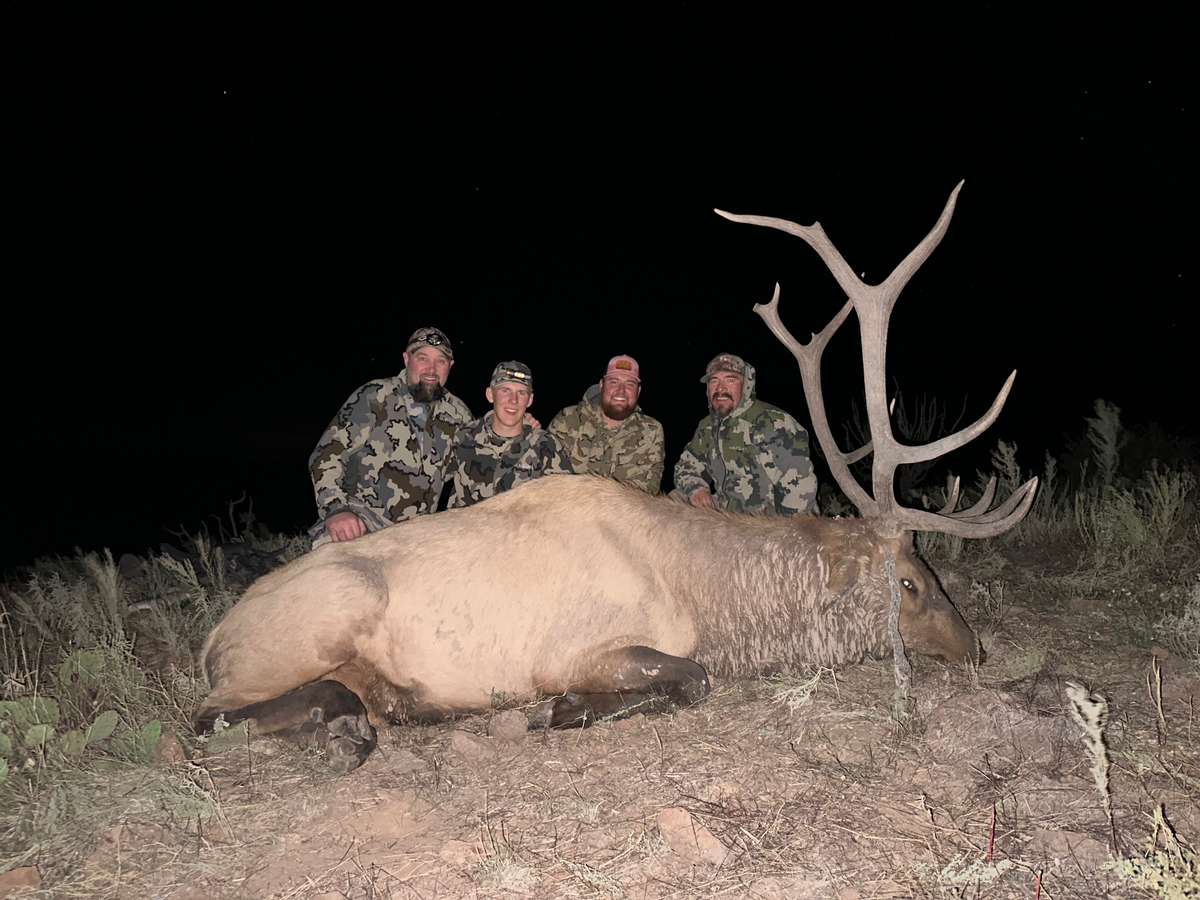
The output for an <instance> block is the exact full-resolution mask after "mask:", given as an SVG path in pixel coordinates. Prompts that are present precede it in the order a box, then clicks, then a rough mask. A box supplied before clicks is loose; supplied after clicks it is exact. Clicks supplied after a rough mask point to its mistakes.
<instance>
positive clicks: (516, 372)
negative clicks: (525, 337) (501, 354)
mask: <svg viewBox="0 0 1200 900" xmlns="http://www.w3.org/2000/svg"><path fill="white" fill-rule="evenodd" d="M505 381H511V382H512V383H513V384H523V385H525V387H527V388H529V392H530V393H531V394H532V393H533V370H532V369H530V368H529V366H527V365H525V363H523V362H517V361H516V360H515V359H510V360H508V361H507V362H502V363H500V364H499V365H497V366H496V368H494V369H492V381H491V384H489V385H488V386H489V387H495V386H496V385H498V384H500V383H502V382H505Z"/></svg>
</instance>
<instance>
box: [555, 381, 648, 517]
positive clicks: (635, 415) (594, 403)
mask: <svg viewBox="0 0 1200 900" xmlns="http://www.w3.org/2000/svg"><path fill="white" fill-rule="evenodd" d="M549 431H550V433H551V434H553V435H554V436H555V437H556V438H558V440H559V442H560V443H561V444H562V445H563V446H564V447H565V448H566V450H567V454H568V455H569V456H570V457H571V465H572V466H573V467H574V469H575V473H576V474H578V475H583V474H587V473H589V472H590V473H593V474H596V475H603V476H604V477H606V478H612V479H613V480H615V481H621V482H625V483H626V484H631V485H633V486H634V487H636V488H640V489H641V490H643V491H645V492H646V493H647V494H657V493H660V492H661V491H662V473H663V465H664V464H665V460H666V453H667V450H666V441H665V439H664V437H663V427H662V425H661V424H660V423H659V421H658V420H657V419H652V418H650V416H648V415H646V414H645V413H644V412H642V408H641V407H640V406H639V407H637V408H635V409H634V411H633V412H632V413H631V414H630V415H629V418H627V419H625V421H623V422H621V423H620V424H619V425H618V426H617V427H616V428H609V427H608V426H607V425H606V424H605V422H604V415H603V413H601V411H600V385H598V384H593V385H592V386H591V387H590V388H588V389H587V391H586V392H584V395H583V400H582V402H580V403H578V404H576V405H575V406H568V407H567V408H566V409H564V410H563V411H562V412H560V413H559V414H558V415H557V416H555V417H554V420H553V421H552V422H551V423H550V428H549Z"/></svg>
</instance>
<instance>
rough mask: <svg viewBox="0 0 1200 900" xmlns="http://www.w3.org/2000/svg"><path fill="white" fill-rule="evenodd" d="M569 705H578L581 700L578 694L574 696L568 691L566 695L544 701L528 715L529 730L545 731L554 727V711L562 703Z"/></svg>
mask: <svg viewBox="0 0 1200 900" xmlns="http://www.w3.org/2000/svg"><path fill="white" fill-rule="evenodd" d="M563 702H566V703H569V704H572V705H578V704H579V703H580V702H581V700H580V698H579V695H578V694H572V693H571V692H570V691H568V692H567V693H565V694H560V695H559V696H557V697H551V698H550V699H548V700H543V701H541V702H540V703H538V704H537V705H536V706H534V707H533V708H532V709H531V710H529V713H528V719H529V730H530V731H544V730H545V729H547V728H553V727H554V711H555V710H556V709H557V708H558V705H559V704H560V703H563Z"/></svg>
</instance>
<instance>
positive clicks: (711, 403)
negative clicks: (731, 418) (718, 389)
mask: <svg viewBox="0 0 1200 900" xmlns="http://www.w3.org/2000/svg"><path fill="white" fill-rule="evenodd" d="M718 400H725V401H728V402H729V403H730V407H729V409H727V410H725V411H724V412H722V411H721V410H719V409H717V405H716V404H717V401H718ZM732 404H733V397H731V396H729V395H728V394H716V395H714V396H713V398H712V399H711V400H709V401H708V408H709V410H710V411H711V412H712V414H713V415H715V416H716V417H717V418H719V419H724V418H725V417H726V416H728V415H729V414H730V413H731V412H733V405H732Z"/></svg>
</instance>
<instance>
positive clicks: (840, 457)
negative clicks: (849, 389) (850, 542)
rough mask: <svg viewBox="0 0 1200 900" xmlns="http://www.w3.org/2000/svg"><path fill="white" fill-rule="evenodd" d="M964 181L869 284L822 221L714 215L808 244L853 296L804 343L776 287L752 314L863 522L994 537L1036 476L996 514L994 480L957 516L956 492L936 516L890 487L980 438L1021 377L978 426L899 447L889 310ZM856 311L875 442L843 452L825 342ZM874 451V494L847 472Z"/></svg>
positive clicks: (1018, 515) (1014, 516) (1028, 499)
mask: <svg viewBox="0 0 1200 900" xmlns="http://www.w3.org/2000/svg"><path fill="white" fill-rule="evenodd" d="M962 186H963V182H961V181H960V182H959V183H958V185H957V186H956V187H955V188H954V190H953V191H952V192H951V193H950V199H949V200H948V201H946V207H945V209H943V210H942V214H941V216H939V217H938V220H937V224H935V225H934V226H933V230H932V231H930V232H929V234H927V235H926V236H925V238H924V240H922V241H921V242H920V243H919V244H917V246H916V247H914V248H913V249H912V251H911V252H910V253H909V254H908V256H906V257H905V258H904V259H903V260H901V262H900V264H899V265H898V266H896V268H895V269H894V270H893V271H892V273H891V274H890V275H889V276H888V277H887V278H886V279H884V280H883V281H882V282H881V283H879V284H876V285H870V284H866V283H865V282H864V281H862V279H860V278H859V277H858V276H857V275H855V274H854V270H853V269H852V268H850V266H849V264H848V263H847V262H846V260H845V259H844V258H843V257H842V255H841V253H839V252H838V250H837V248H836V247H834V246H833V242H832V241H830V240H829V237H828V236H827V235H826V234H825V230H824V229H823V228H821V225H820V223H819V222H814V223H813V224H812V225H798V224H796V223H795V222H789V221H787V220H786V219H775V218H770V217H768V216H741V215H734V214H732V213H727V212H724V211H722V210H719V209H718V210H714V212H716V213H717V215H719V216H723V217H725V218H726V219H729V220H730V221H732V222H745V223H747V224H750V225H762V226H764V227H767V228H776V229H779V230H780V231H786V232H787V233H788V234H794V235H795V236H796V237H799V238H801V239H803V240H804V241H805V242H806V243H807V244H808V245H809V246H810V247H812V248H813V250H815V251H816V252H817V255H818V256H820V257H821V259H822V260H823V261H824V263H825V265H826V266H827V267H828V269H829V271H830V272H831V273H832V274H833V277H834V279H836V280H837V283H838V284H839V285H840V286H841V288H842V290H843V291H845V293H846V296H847V297H848V298H849V300H848V302H847V303H846V305H845V306H843V307H842V308H841V309H840V310H839V311H838V313H837V315H835V316H834V317H833V319H832V320H831V321H830V323H829V324H828V325H826V326H825V328H824V329H822V330H821V332H820V333H819V334H814V335H813V336H812V340H811V341H809V342H808V343H807V344H801V343H800V342H799V341H797V340H796V339H795V338H794V337H793V336H792V334H791V332H789V331H788V330H787V328H786V327H785V326H784V324H783V323H782V322H781V321H780V318H779V285H778V284H776V285H775V293H774V296H772V298H771V302H770V303H767V304H765V305H764V304H761V303H759V304H755V306H754V311H755V312H756V313H758V314H759V315H760V316H762V318H763V321H764V322H766V323H767V327H768V328H770V329H771V333H772V334H774V335H775V337H776V338H778V339H779V341H780V342H781V343H782V344H783V345H784V346H785V347H787V348H788V349H789V350H790V351H791V352H792V355H793V356H794V357H796V362H797V363H799V365H800V376H801V380H802V381H803V384H804V397H805V400H806V401H807V402H808V409H809V413H810V415H811V416H812V421H813V430H814V431H815V432H816V435H817V440H818V441H820V444H821V447H822V449H823V450H824V451H825V456H826V457H827V459H828V461H829V469H830V471H831V472H832V473H833V477H834V479H835V480H836V481H837V483H838V485H839V486H840V487H841V488H842V490H843V491H844V492H845V494H846V496H847V497H849V498H850V500H851V502H853V503H854V505H855V506H856V507H858V511H859V513H861V514H862V515H863V517H868V516H870V517H878V518H882V519H886V520H888V521H890V522H893V523H895V524H896V525H897V526H899V527H901V528H907V529H911V530H916V531H941V532H945V533H947V534H955V535H959V536H960V537H967V538H977V537H992V536H993V535H997V534H1001V533H1003V532H1005V531H1007V530H1008V529H1010V528H1012V527H1013V526H1014V525H1016V524H1017V523H1018V522H1020V521H1021V520H1022V519H1023V518H1025V514H1026V513H1028V512H1029V508H1030V506H1031V505H1032V504H1033V497H1034V491H1035V490H1036V488H1037V479H1036V478H1031V479H1030V480H1029V481H1027V482H1025V483H1024V484H1023V485H1021V486H1020V487H1018V488H1017V489H1016V490H1015V491H1013V493H1012V496H1010V497H1009V498H1008V499H1007V500H1006V501H1005V502H1004V503H1002V504H1000V505H999V506H997V507H996V508H995V509H992V510H988V509H987V507H988V506H989V505H990V504H991V502H992V498H993V496H994V495H995V479H994V478H993V479H992V481H991V482H990V483H989V485H988V488H987V490H985V491H984V496H983V497H982V498H981V499H980V501H979V502H977V503H976V504H975V505H974V506H972V507H970V508H969V509H965V510H960V511H958V512H954V511H953V507H954V506H955V505H956V503H957V499H958V492H957V490H953V491H952V492H951V499H950V501H949V502H948V503H947V504H946V506H944V507H943V508H942V509H941V510H940V511H938V512H929V511H926V510H917V509H909V508H907V507H903V506H900V505H899V504H898V503H897V501H896V497H895V493H894V488H893V483H894V480H895V474H896V467H897V466H899V465H903V464H905V463H915V462H924V461H926V460H930V459H934V458H936V457H939V456H942V455H944V454H946V453H949V452H950V451H951V450H955V449H957V448H959V447H961V446H963V445H964V444H966V443H967V442H968V441H970V440H971V439H972V438H974V437H977V436H978V435H979V434H981V433H982V432H983V431H984V430H985V429H986V428H987V427H988V426H989V425H991V424H992V422H994V421H995V420H996V417H997V416H998V415H999V414H1000V410H1001V409H1002V408H1003V407H1004V401H1005V400H1006V399H1007V398H1008V392H1009V391H1010V390H1012V386H1013V379H1015V378H1016V377H1017V373H1016V370H1014V371H1013V373H1012V374H1011V375H1009V376H1008V380H1007V381H1005V382H1004V386H1003V387H1002V388H1001V389H1000V393H999V394H998V395H997V397H996V399H995V401H994V402H993V403H992V405H991V408H990V409H988V411H987V412H986V413H985V414H984V415H983V416H981V417H980V418H979V419H978V420H977V421H976V422H974V423H973V424H971V425H968V426H967V427H966V428H963V429H961V430H960V431H957V432H955V433H954V434H950V435H947V436H946V437H944V438H941V439H940V440H936V441H932V442H930V443H928V444H920V445H916V446H908V445H905V444H901V443H900V442H899V441H897V440H896V438H895V436H894V435H893V434H892V427H891V422H890V419H889V416H888V405H887V390H886V373H885V364H886V358H887V331H888V322H889V320H890V319H891V315H892V308H893V307H894V306H895V305H896V300H897V299H898V298H899V296H900V292H901V291H902V290H904V287H905V285H907V284H908V282H909V281H910V280H911V279H912V277H913V275H915V274H916V272H917V270H918V269H919V268H920V267H921V265H922V264H923V263H924V262H925V260H926V259H928V258H929V255H930V254H931V253H933V250H934V248H935V247H937V245H938V244H939V243H941V240H942V238H943V237H944V236H945V234H946V229H947V228H948V227H949V226H950V218H951V216H952V215H953V214H954V205H955V202H956V201H957V199H958V192H959V190H961V189H962ZM851 309H853V310H854V312H855V313H857V315H858V327H859V333H860V336H861V340H862V356H863V384H864V387H865V390H866V398H867V422H868V426H869V428H870V431H871V442H870V444H868V445H867V446H865V447H862V448H860V449H859V450H856V451H854V452H853V453H843V452H842V451H841V450H840V449H839V448H838V446H837V442H836V441H835V440H834V438H833V432H832V431H830V428H829V420H828V418H827V416H826V412H825V402H824V399H823V397H822V392H821V355H822V354H823V353H824V352H825V345H826V344H828V343H829V339H830V338H831V337H833V334H834V332H836V331H837V330H838V328H840V327H841V325H842V323H843V322H845V321H846V319H847V317H848V316H849V315H850V311H851ZM872 450H873V451H874V457H873V459H872V461H871V494H867V492H866V491H865V490H863V488H862V486H861V485H860V484H859V483H858V482H857V481H856V480H855V478H854V476H853V475H851V474H850V468H849V467H850V464H851V463H852V462H854V461H855V460H857V459H860V458H862V457H863V456H865V455H866V453H868V452H870V451H872Z"/></svg>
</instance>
